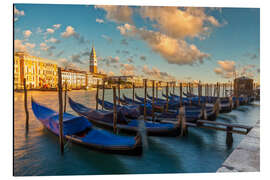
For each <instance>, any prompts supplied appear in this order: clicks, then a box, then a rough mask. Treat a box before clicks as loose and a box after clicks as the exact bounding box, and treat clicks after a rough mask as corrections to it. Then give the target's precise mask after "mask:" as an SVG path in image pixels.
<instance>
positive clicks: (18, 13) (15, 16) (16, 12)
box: [14, 6, 25, 21]
mask: <svg viewBox="0 0 270 180" xmlns="http://www.w3.org/2000/svg"><path fill="white" fill-rule="evenodd" d="M24 15H25V14H24V11H23V10H21V11H20V10H18V9H17V8H16V6H14V21H18V19H19V17H21V16H24Z"/></svg>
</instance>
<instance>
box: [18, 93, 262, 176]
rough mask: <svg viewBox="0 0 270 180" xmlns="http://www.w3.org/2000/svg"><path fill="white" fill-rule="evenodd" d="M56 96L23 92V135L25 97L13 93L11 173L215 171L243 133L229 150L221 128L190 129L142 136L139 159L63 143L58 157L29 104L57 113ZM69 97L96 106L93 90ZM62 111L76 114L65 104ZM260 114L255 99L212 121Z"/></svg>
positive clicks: (246, 120) (249, 120) (248, 120)
mask: <svg viewBox="0 0 270 180" xmlns="http://www.w3.org/2000/svg"><path fill="white" fill-rule="evenodd" d="M111 92H112V91H111V90H106V91H105V100H108V101H112V97H111V94H112V93H111ZM136 92H137V93H138V94H139V95H142V94H143V90H142V89H136ZM150 92H152V91H151V90H150V89H149V93H150ZM121 93H125V94H126V95H128V96H129V97H131V93H132V90H130V89H129V90H128V89H126V90H121ZM99 94H100V95H101V91H100V93H99ZM159 94H161V92H159ZM57 95H58V94H57V92H38V91H29V92H28V108H29V115H30V120H29V124H30V125H29V131H28V133H26V131H25V113H24V106H23V99H24V95H23V93H17V92H16V93H14V175H15V176H23V175H75V174H78V175H86V174H88V175H91V174H135V173H138V174H145V173H191V172H192V173H196V172H215V171H216V170H217V169H218V168H219V167H220V165H221V164H222V163H223V161H224V160H225V159H226V157H227V156H228V155H229V154H230V153H231V152H232V151H233V149H234V148H235V147H236V146H237V145H238V144H239V142H240V141H241V140H242V138H243V137H244V136H243V135H237V134H234V135H233V137H234V144H233V147H232V148H228V147H227V146H226V143H225V139H226V134H225V132H222V131H214V130H207V129H197V128H189V134H188V136H186V137H147V148H144V152H143V155H142V156H141V157H133V156H124V155H113V154H105V153H101V152H97V151H92V150H89V149H87V148H85V147H82V146H79V145H76V144H68V145H67V146H66V148H65V154H64V156H61V155H60V148H59V144H58V138H57V137H56V136H55V135H53V134H52V133H50V132H49V131H48V130H46V129H45V128H43V126H42V124H41V123H40V122H39V121H38V120H37V119H36V118H35V117H34V115H33V112H32V110H31V104H30V98H31V96H32V97H34V98H35V100H36V101H38V102H40V103H41V104H43V105H46V106H48V107H50V108H52V109H54V110H56V111H58V96H57ZM68 95H69V96H70V97H72V98H73V99H74V100H75V101H78V102H80V103H82V104H84V105H87V106H91V107H95V91H83V90H81V91H69V92H68ZM67 111H68V112H69V113H72V114H75V112H74V111H72V109H71V108H70V107H69V106H67ZM259 112H260V106H259V103H257V102H255V103H254V104H252V105H248V106H241V107H239V108H238V109H237V110H233V111H232V112H230V113H227V114H220V115H219V117H218V118H217V121H219V122H226V123H239V124H245V125H254V124H255V123H256V121H257V120H258V119H259Z"/></svg>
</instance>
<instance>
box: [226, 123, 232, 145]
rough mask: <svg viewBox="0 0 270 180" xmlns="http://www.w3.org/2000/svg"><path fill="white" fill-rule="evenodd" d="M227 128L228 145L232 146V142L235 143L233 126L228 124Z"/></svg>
mask: <svg viewBox="0 0 270 180" xmlns="http://www.w3.org/2000/svg"><path fill="white" fill-rule="evenodd" d="M226 130H227V133H226V144H227V145H228V146H231V145H232V143H233V135H232V127H231V126H228V127H227V128H226Z"/></svg>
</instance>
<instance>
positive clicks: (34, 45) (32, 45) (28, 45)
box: [25, 42, 36, 49]
mask: <svg viewBox="0 0 270 180" xmlns="http://www.w3.org/2000/svg"><path fill="white" fill-rule="evenodd" d="M25 46H26V48H28V49H33V48H35V47H36V44H34V43H29V42H27V43H25Z"/></svg>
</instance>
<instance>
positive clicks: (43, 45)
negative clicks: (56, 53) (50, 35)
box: [39, 43, 56, 56]
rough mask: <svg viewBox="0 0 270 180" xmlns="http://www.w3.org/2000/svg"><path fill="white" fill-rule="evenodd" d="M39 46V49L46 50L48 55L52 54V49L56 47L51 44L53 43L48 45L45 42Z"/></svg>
mask: <svg viewBox="0 0 270 180" xmlns="http://www.w3.org/2000/svg"><path fill="white" fill-rule="evenodd" d="M39 46H40V49H41V50H42V51H45V52H47V53H48V55H49V56H53V52H52V51H53V50H55V49H56V47H55V46H53V45H52V46H48V45H47V44H46V43H40V44H39Z"/></svg>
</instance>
